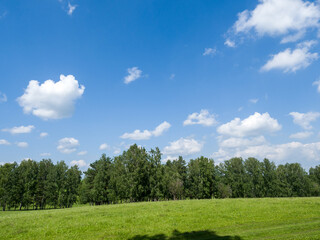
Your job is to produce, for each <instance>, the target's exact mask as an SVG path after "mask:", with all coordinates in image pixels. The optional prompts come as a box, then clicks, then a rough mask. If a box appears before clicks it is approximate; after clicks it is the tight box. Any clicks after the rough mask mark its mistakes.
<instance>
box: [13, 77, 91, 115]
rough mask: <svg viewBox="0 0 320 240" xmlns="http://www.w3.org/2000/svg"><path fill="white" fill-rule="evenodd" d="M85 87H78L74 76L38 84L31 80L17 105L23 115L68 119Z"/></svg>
mask: <svg viewBox="0 0 320 240" xmlns="http://www.w3.org/2000/svg"><path fill="white" fill-rule="evenodd" d="M84 89H85V87H84V86H83V85H79V83H78V81H77V80H76V79H75V77H74V76H72V75H68V76H64V75H60V81H58V82H54V81H52V80H47V81H45V82H44V83H42V84H39V82H38V81H36V80H31V81H30V82H29V85H28V87H27V89H26V90H25V92H24V94H23V95H22V96H21V97H19V98H18V99H17V100H18V103H19V104H20V106H21V107H23V111H24V112H25V113H32V114H33V115H35V116H37V117H40V118H42V119H45V120H47V119H60V118H66V117H70V116H71V115H72V113H73V111H74V104H75V101H76V100H77V99H78V98H80V97H81V96H82V94H83V93H84Z"/></svg>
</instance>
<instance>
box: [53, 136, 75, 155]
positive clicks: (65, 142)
mask: <svg viewBox="0 0 320 240" xmlns="http://www.w3.org/2000/svg"><path fill="white" fill-rule="evenodd" d="M79 145H80V144H79V141H78V140H77V139H75V138H62V139H60V140H59V142H58V147H57V149H58V150H59V151H60V152H61V153H65V154H69V153H72V152H75V151H76V150H77V147H78V146H79Z"/></svg>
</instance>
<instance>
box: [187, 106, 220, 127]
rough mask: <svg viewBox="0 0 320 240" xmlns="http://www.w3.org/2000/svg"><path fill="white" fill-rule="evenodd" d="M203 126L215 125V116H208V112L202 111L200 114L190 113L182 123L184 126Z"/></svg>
mask: <svg viewBox="0 0 320 240" xmlns="http://www.w3.org/2000/svg"><path fill="white" fill-rule="evenodd" d="M195 124H199V125H203V126H212V125H215V124H217V121H216V119H215V116H214V115H213V114H210V113H209V111H208V110H206V109H202V110H201V111H200V113H196V112H195V113H192V114H190V115H189V116H188V118H187V119H186V120H185V121H184V122H183V125H184V126H187V125H195Z"/></svg>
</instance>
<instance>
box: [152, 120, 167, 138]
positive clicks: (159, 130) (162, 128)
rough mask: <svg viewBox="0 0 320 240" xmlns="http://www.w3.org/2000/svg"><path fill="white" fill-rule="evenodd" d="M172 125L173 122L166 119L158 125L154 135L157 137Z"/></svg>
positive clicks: (153, 132)
mask: <svg viewBox="0 0 320 240" xmlns="http://www.w3.org/2000/svg"><path fill="white" fill-rule="evenodd" d="M170 127H171V124H170V123H168V122H166V121H164V122H163V123H161V124H160V125H159V126H157V127H156V128H155V129H154V130H153V131H152V135H153V136H155V137H159V136H161V135H162V134H163V133H164V132H165V131H167V130H168V129H169V128H170Z"/></svg>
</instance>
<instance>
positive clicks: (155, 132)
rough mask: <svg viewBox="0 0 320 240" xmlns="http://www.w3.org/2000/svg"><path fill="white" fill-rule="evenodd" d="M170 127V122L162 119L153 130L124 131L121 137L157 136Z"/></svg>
mask: <svg viewBox="0 0 320 240" xmlns="http://www.w3.org/2000/svg"><path fill="white" fill-rule="evenodd" d="M170 127H171V124H170V123H168V122H166V121H164V122H163V123H161V124H160V125H159V126H157V127H156V128H155V129H154V130H153V131H150V130H144V131H141V130H135V131H133V132H132V133H124V134H123V135H122V136H121V138H123V139H132V140H148V139H150V138H151V137H153V136H154V137H158V136H160V135H162V134H163V133H164V132H165V131H167V130H168V129H169V128H170Z"/></svg>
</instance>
